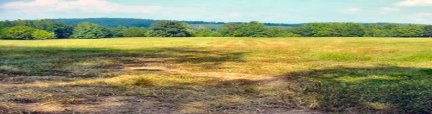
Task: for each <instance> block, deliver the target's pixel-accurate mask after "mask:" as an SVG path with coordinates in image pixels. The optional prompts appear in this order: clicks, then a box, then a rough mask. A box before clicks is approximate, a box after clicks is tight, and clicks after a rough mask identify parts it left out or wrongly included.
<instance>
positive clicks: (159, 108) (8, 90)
mask: <svg viewBox="0 0 432 114" xmlns="http://www.w3.org/2000/svg"><path fill="white" fill-rule="evenodd" d="M431 44H432V40H431V39H414V38H413V39H391V38H385V39H384V38H253V39H252V38H251V39H248V38H241V39H240V38H186V39H170V38H114V39H81V40H78V39H68V40H44V41H8V40H0V60H1V61H0V81H1V84H0V110H3V112H10V113H13V112H22V111H30V112H62V113H65V112H66V113H67V112H84V113H85V112H90V113H91V112H93V113H94V112H100V113H103V112H110V113H112V112H117V113H134V112H135V113H136V112H144V113H172V112H181V113H263V112H266V113H301V112H304V113H318V111H312V110H319V111H328V112H361V113H367V112H384V113H394V112H399V113H431V112H432V108H431V107H430V106H431V105H432V78H431V76H432V61H431V60H432V54H431V53H432V45H431Z"/></svg>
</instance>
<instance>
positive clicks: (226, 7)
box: [0, 0, 432, 24]
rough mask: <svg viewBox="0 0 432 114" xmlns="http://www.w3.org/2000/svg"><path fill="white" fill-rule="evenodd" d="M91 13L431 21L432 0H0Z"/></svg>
mask: <svg viewBox="0 0 432 114" xmlns="http://www.w3.org/2000/svg"><path fill="white" fill-rule="evenodd" d="M95 17H113V18H145V19H172V20H203V21H225V22H233V21H235V22H239V21H241V22H244V21H261V22H276V23H306V22H397V23H423V24H432V0H0V20H14V19H45V18H95Z"/></svg>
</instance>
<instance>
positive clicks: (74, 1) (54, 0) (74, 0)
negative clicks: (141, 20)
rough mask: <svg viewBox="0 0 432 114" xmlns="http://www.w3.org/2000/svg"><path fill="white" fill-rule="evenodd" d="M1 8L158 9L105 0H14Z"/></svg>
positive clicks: (51, 10) (28, 10) (42, 10)
mask: <svg viewBox="0 0 432 114" xmlns="http://www.w3.org/2000/svg"><path fill="white" fill-rule="evenodd" d="M0 7H1V8H4V9H7V10H13V11H16V12H22V13H36V12H38V13H56V12H68V11H75V12H76V11H81V12H104V13H111V12H119V13H127V12H140V13H149V12H152V11H156V10H160V9H161V7H158V6H126V5H120V4H115V3H111V2H108V1H106V0H34V1H29V2H26V1H15V2H8V3H5V4H2V5H1V6H0Z"/></svg>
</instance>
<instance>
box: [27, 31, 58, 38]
mask: <svg viewBox="0 0 432 114" xmlns="http://www.w3.org/2000/svg"><path fill="white" fill-rule="evenodd" d="M32 37H33V39H54V38H55V37H56V35H55V34H54V33H53V32H48V31H44V30H35V31H34V32H33V33H32Z"/></svg>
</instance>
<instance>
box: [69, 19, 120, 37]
mask: <svg viewBox="0 0 432 114" xmlns="http://www.w3.org/2000/svg"><path fill="white" fill-rule="evenodd" d="M73 33H74V34H73V35H72V37H73V38H107V37H111V34H110V33H109V30H108V29H106V28H104V27H102V26H99V25H97V24H93V23H88V22H84V23H80V24H78V25H77V26H76V27H75V28H74V32H73Z"/></svg>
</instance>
